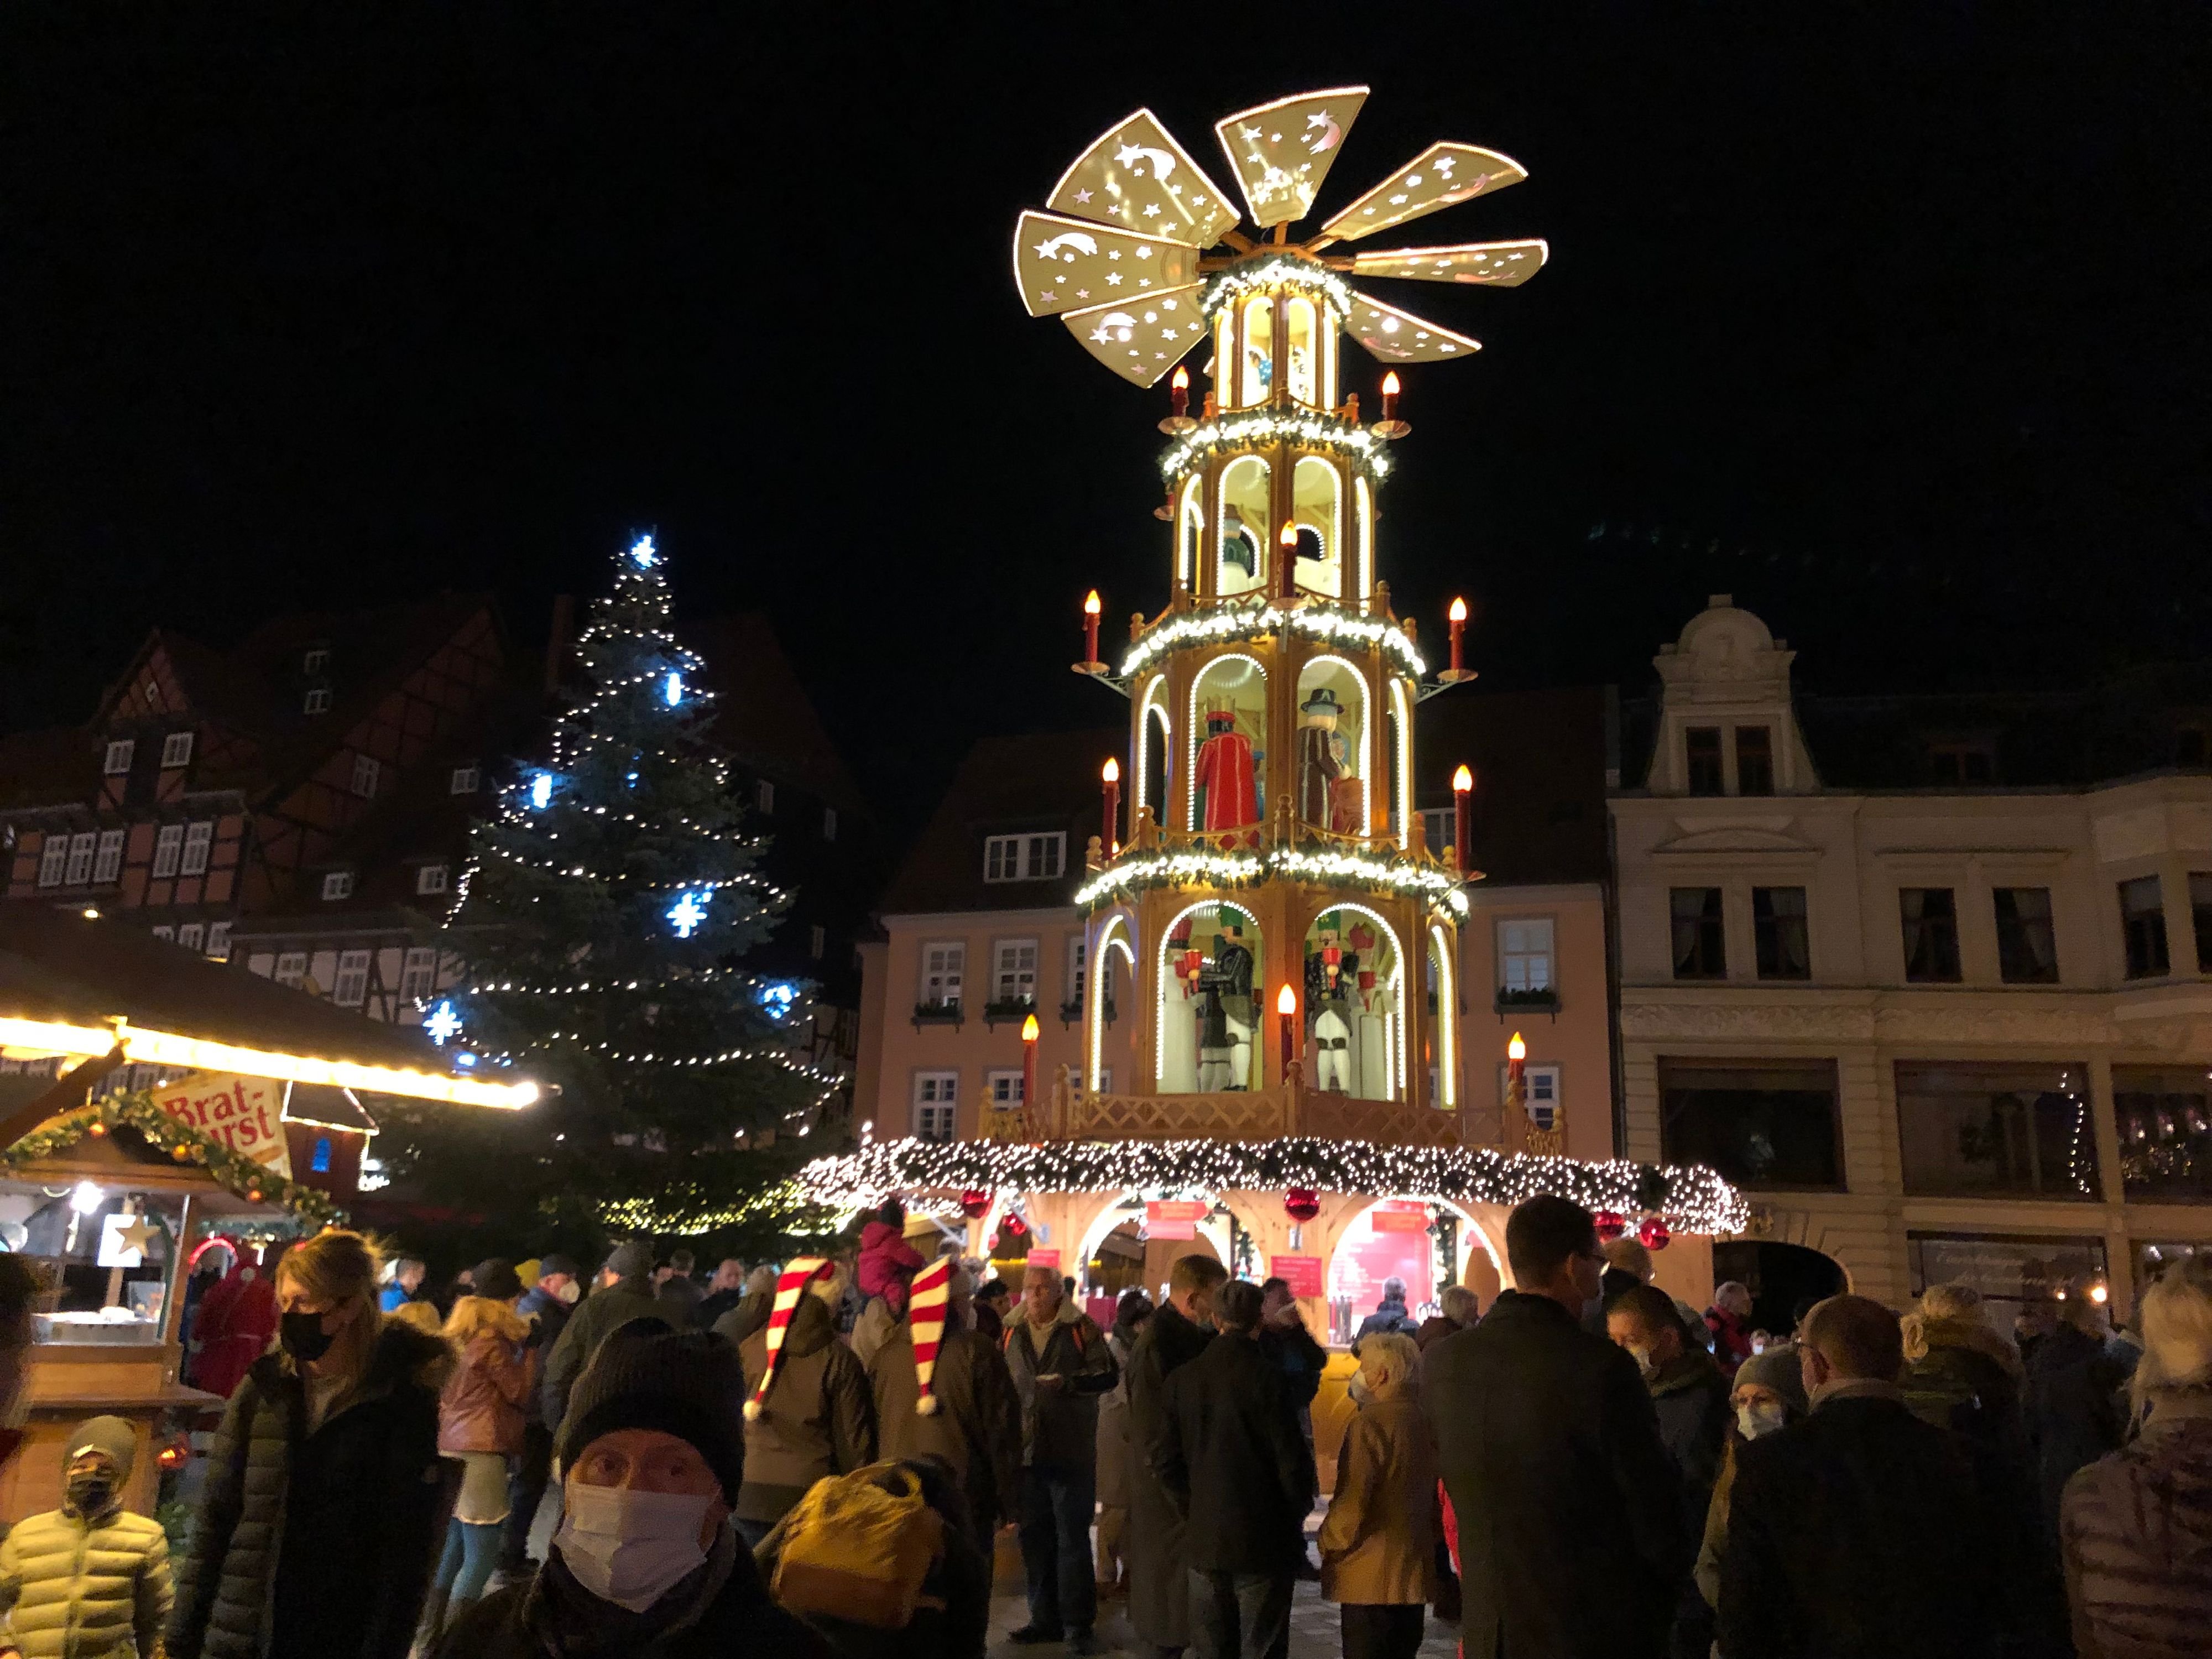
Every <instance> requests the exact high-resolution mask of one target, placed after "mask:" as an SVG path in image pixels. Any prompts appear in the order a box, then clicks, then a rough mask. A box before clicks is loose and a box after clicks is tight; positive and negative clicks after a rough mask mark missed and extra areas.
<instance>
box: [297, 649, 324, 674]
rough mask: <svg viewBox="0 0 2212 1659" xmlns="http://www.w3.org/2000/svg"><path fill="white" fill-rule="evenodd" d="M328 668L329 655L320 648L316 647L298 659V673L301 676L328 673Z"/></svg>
mask: <svg viewBox="0 0 2212 1659" xmlns="http://www.w3.org/2000/svg"><path fill="white" fill-rule="evenodd" d="M330 666H331V653H329V652H328V651H326V650H325V649H324V648H323V647H321V646H317V647H315V648H314V649H313V650H312V651H310V652H308V653H307V655H305V656H303V657H301V659H300V671H301V673H302V674H325V673H328V672H329V671H330Z"/></svg>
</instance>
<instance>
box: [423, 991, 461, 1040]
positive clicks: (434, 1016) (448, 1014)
mask: <svg viewBox="0 0 2212 1659" xmlns="http://www.w3.org/2000/svg"><path fill="white" fill-rule="evenodd" d="M422 1029H423V1030H425V1031H427V1032H428V1033H429V1036H430V1041H431V1042H435V1043H436V1044H437V1045H438V1046H439V1047H440V1048H444V1047H445V1046H446V1041H447V1038H449V1037H451V1036H453V1035H454V1034H455V1033H456V1032H458V1031H459V1030H460V1029H461V1017H460V1016H459V1014H457V1013H455V1012H453V1004H452V1003H450V1002H441V1003H440V1004H439V1005H438V1006H436V1007H435V1008H434V1009H433V1010H431V1012H430V1018H428V1019H426V1020H424V1021H423V1022H422Z"/></svg>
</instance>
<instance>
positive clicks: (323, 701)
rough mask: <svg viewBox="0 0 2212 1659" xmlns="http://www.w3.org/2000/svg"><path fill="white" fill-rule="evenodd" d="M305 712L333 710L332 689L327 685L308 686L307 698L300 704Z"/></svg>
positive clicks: (323, 712)
mask: <svg viewBox="0 0 2212 1659" xmlns="http://www.w3.org/2000/svg"><path fill="white" fill-rule="evenodd" d="M300 712H301V714H329V713H330V712H331V689H330V687H328V686H327V685H317V686H311V687H309V688H308V690H307V697H306V699H305V700H304V701H303V702H301V704H300Z"/></svg>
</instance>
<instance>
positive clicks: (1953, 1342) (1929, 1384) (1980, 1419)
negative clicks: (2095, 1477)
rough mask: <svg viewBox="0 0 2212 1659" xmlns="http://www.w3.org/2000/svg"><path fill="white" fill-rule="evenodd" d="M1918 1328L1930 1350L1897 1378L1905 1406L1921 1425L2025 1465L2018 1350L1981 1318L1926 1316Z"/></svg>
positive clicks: (2024, 1431)
mask: <svg viewBox="0 0 2212 1659" xmlns="http://www.w3.org/2000/svg"><path fill="white" fill-rule="evenodd" d="M1918 1329H1919V1333H1920V1337H1921V1340H1922V1342H1923V1343H1924V1344H1925V1345H1926V1349H1927V1351H1926V1352H1924V1353H1923V1355H1922V1356H1921V1357H1920V1358H1917V1359H1915V1360H1913V1361H1911V1362H1910V1363H1909V1364H1907V1365H1906V1366H1905V1375H1904V1376H1901V1377H1899V1379H1898V1381H1899V1383H1900V1384H1901V1385H1902V1386H1903V1387H1904V1389H1905V1406H1906V1407H1907V1408H1908V1409H1910V1410H1911V1413H1912V1414H1913V1415H1914V1416H1915V1417H1917V1418H1918V1419H1920V1420H1921V1421H1922V1422H1923V1423H1932V1424H1934V1425H1936V1427H1937V1428H1939V1429H1951V1430H1954V1431H1956V1432H1957V1433H1959V1434H1961V1435H1963V1436H1965V1437H1966V1438H1967V1439H1968V1440H1970V1441H1972V1442H1974V1443H1976V1444H1978V1445H1981V1446H1984V1447H1986V1448H1988V1449H1990V1451H1992V1452H1995V1453H1997V1454H1998V1455H2002V1457H2004V1458H2005V1459H2007V1460H2008V1461H2010V1462H2015V1463H2024V1462H2026V1460H2027V1425H2026V1424H2025V1422H2024V1421H2023V1419H2022V1418H2021V1397H2020V1395H2021V1375H2022V1367H2021V1363H2020V1353H2019V1351H2018V1350H2017V1349H2015V1347H2014V1346H2013V1345H2012V1344H2011V1343H2009V1342H2008V1341H2007V1340H2005V1339H2004V1338H2003V1337H2002V1336H2000V1335H1998V1334H1996V1332H1995V1331H1993V1330H1991V1329H1990V1328H1989V1326H1988V1325H1987V1324H1985V1323H1984V1322H1982V1321H1981V1320H1979V1319H1923V1320H1921V1322H1920V1324H1919V1327H1918Z"/></svg>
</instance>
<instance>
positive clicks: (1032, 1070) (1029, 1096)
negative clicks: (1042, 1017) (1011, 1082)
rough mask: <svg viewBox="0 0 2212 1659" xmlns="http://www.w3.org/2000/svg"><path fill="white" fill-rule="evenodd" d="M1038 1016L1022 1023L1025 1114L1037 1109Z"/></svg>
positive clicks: (1032, 1015) (1023, 1100)
mask: <svg viewBox="0 0 2212 1659" xmlns="http://www.w3.org/2000/svg"><path fill="white" fill-rule="evenodd" d="M1036 1045H1037V1021H1036V1015H1035V1014H1031V1015H1030V1017H1029V1018H1027V1019H1025V1020H1024V1021H1023V1022H1022V1110H1023V1112H1024V1114H1027V1113H1030V1112H1033V1111H1035V1110H1036Z"/></svg>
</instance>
